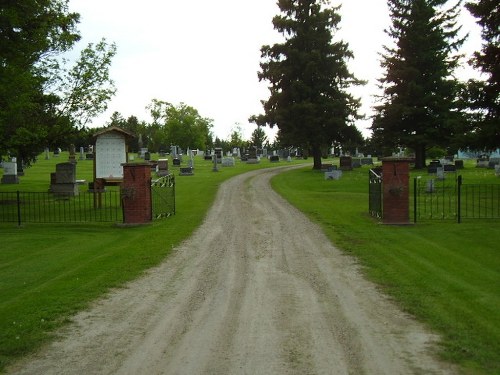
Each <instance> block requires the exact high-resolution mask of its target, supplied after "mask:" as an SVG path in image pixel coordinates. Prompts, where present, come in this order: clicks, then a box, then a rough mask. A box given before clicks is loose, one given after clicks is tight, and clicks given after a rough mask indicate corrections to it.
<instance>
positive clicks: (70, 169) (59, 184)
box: [49, 162, 78, 196]
mask: <svg viewBox="0 0 500 375" xmlns="http://www.w3.org/2000/svg"><path fill="white" fill-rule="evenodd" d="M49 191H50V192H51V193H54V194H58V195H69V196H76V195H78V184H77V181H76V164H75V163H73V162H68V163H59V164H56V173H55V183H54V177H53V174H51V184H50V189H49Z"/></svg>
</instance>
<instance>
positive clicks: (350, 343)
mask: <svg viewBox="0 0 500 375" xmlns="http://www.w3.org/2000/svg"><path fill="white" fill-rule="evenodd" d="M278 172H279V170H278V169H274V170H260V171H255V172H250V173H247V174H244V175H240V176H237V177H235V178H233V179H231V180H229V181H227V182H225V183H224V184H223V185H222V186H221V188H220V191H219V193H218V197H217V200H216V202H215V204H214V206H213V207H212V209H211V210H210V212H209V213H208V216H207V218H206V220H205V222H204V224H203V225H202V226H201V227H200V228H199V229H198V230H197V231H196V232H195V234H194V235H193V236H192V237H191V238H190V239H189V240H187V241H186V242H184V243H183V244H182V245H181V246H179V247H178V248H176V249H175V250H174V252H173V254H172V255H171V256H170V257H169V258H168V259H167V261H165V262H164V263H163V264H161V265H160V266H159V267H157V268H155V269H153V270H151V271H150V272H148V273H147V275H145V276H144V277H143V278H141V279H139V280H137V281H135V282H133V283H131V284H129V285H128V286H127V287H126V288H123V289H120V290H117V291H115V292H113V293H112V294H111V295H110V296H108V297H107V298H106V299H104V300H102V301H100V302H98V303H97V304H96V305H95V306H94V307H93V308H92V309H91V310H89V311H85V312H82V313H80V314H79V315H77V316H76V317H75V319H74V324H72V325H71V326H70V327H69V328H67V329H65V330H64V332H63V334H62V338H61V340H60V341H57V342H54V343H52V344H50V345H48V346H47V347H46V348H45V349H44V350H42V351H41V352H40V353H39V354H37V355H36V356H34V357H33V358H30V359H28V360H26V361H24V362H23V363H21V364H18V365H17V368H14V369H13V371H12V372H13V373H16V374H79V375H82V374H190V375H191V374H301V375H302V374H447V373H450V374H452V373H456V372H455V371H454V370H453V368H451V367H449V366H448V365H446V364H443V363H440V362H438V361H436V360H435V359H434V358H433V357H432V351H433V349H432V348H433V345H434V342H435V341H436V337H435V336H433V335H431V334H429V333H428V332H426V331H425V329H424V328H423V327H422V326H421V325H419V324H417V323H415V322H414V321H413V320H412V319H410V318H409V317H408V316H406V315H405V314H404V313H402V312H401V311H399V310H398V309H397V308H396V307H395V306H394V305H393V304H392V303H391V302H390V301H389V300H388V299H387V298H385V297H384V296H382V295H381V294H380V293H379V292H378V291H377V289H376V288H375V287H374V285H373V284H371V283H369V282H367V281H366V280H364V279H363V277H362V276H361V275H360V272H359V270H358V267H357V266H356V262H355V261H354V260H353V259H352V258H351V257H348V256H346V255H343V254H342V253H341V252H340V251H338V250H337V249H336V248H335V247H334V246H332V244H331V243H330V242H329V241H328V239H327V238H326V237H325V236H324V235H323V234H322V232H321V231H320V229H319V228H318V227H317V226H316V225H314V224H312V223H311V222H310V221H309V220H308V219H307V218H305V217H304V215H302V214H301V213H300V212H298V211H297V210H296V209H294V208H293V207H291V206H290V205H289V204H288V203H286V202H285V201H284V200H283V199H282V198H281V197H280V196H278V195H277V194H276V193H274V192H273V191H272V190H271V188H270V187H269V179H270V178H271V177H272V176H273V175H274V174H276V173H278ZM179 214H180V215H181V214H182V213H179ZM173 220H175V218H174V219H173Z"/></svg>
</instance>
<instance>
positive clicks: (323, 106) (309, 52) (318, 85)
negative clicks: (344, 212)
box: [250, 0, 362, 169]
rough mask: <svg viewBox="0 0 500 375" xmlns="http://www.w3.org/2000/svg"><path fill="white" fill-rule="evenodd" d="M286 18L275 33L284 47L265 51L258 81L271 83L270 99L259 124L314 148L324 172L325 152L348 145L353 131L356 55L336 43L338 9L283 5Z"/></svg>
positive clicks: (319, 3)
mask: <svg viewBox="0 0 500 375" xmlns="http://www.w3.org/2000/svg"><path fill="white" fill-rule="evenodd" d="M278 6H279V8H280V10H281V15H277V16H275V17H274V18H273V25H274V28H275V29H276V30H277V31H278V32H280V33H281V34H282V35H283V36H284V37H285V39H286V40H285V42H283V43H277V44H274V45H273V46H268V45H265V46H263V47H262V48H261V54H262V59H263V61H262V62H261V64H260V67H261V69H262V70H261V72H259V74H258V77H259V80H267V81H268V82H269V90H270V97H269V99H268V100H267V101H263V106H264V112H265V114H263V115H258V116H252V117H251V118H250V121H251V122H255V123H257V125H261V126H264V125H269V126H271V127H273V126H277V127H278V128H279V130H280V134H281V141H282V142H286V144H287V145H296V146H302V147H304V148H307V149H310V150H311V152H312V155H313V157H314V166H313V168H314V169H319V168H321V148H322V147H324V146H328V145H329V144H331V142H332V141H334V140H336V141H339V142H341V141H343V140H344V138H343V136H344V133H345V132H346V130H347V131H348V132H349V130H348V129H349V128H351V127H354V123H353V122H354V120H355V119H358V118H359V117H360V116H359V115H358V109H359V106H360V102H359V100H358V99H355V98H353V96H352V95H351V94H349V93H348V88H349V87H350V86H352V85H360V84H362V82H361V81H359V80H357V79H356V78H355V77H354V75H353V74H352V73H350V72H349V70H348V68H347V60H348V59H350V58H352V57H353V55H352V52H351V51H350V50H349V48H348V45H347V43H345V42H343V41H338V42H333V35H332V34H333V33H335V32H336V31H337V30H338V28H339V23H340V21H341V17H340V15H339V12H338V10H339V7H330V1H328V0H279V1H278Z"/></svg>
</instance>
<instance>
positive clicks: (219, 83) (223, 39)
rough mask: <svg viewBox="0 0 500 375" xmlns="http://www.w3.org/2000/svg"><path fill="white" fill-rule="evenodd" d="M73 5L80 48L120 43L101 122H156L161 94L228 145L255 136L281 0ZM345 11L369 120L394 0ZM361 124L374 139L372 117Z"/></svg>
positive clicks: (76, 0)
mask: <svg viewBox="0 0 500 375" xmlns="http://www.w3.org/2000/svg"><path fill="white" fill-rule="evenodd" d="M332 3H333V4H334V5H336V4H339V1H333V2H332ZM69 5H70V10H71V11H74V12H78V13H80V15H81V22H80V25H79V29H80V31H81V34H82V41H81V42H80V43H79V45H78V46H77V48H78V49H82V48H83V47H84V46H85V45H87V44H88V43H89V42H94V43H95V42H98V41H99V40H100V39H101V38H103V37H104V38H106V39H107V41H108V42H115V43H116V44H117V55H116V56H115V58H114V61H113V65H112V67H111V76H112V78H113V80H114V81H115V84H116V87H117V93H116V95H115V96H114V97H113V99H112V101H111V102H110V103H109V108H108V111H107V112H106V113H104V114H103V115H101V116H99V117H98V118H96V119H95V120H94V123H93V125H94V126H103V125H104V124H105V123H106V122H107V121H108V120H109V118H110V116H111V114H112V113H113V112H115V111H117V112H120V113H121V114H122V116H123V117H125V118H127V117H129V116H131V115H134V116H137V117H138V118H139V120H146V121H149V120H150V118H149V114H148V111H147V110H146V109H145V107H146V106H147V105H148V104H149V103H151V100H152V99H154V98H155V99H159V100H164V101H167V102H170V103H172V104H174V105H177V104H179V103H181V102H184V103H186V104H187V105H190V106H192V107H194V108H196V109H197V110H198V112H199V113H200V115H201V116H202V117H208V118H211V119H213V123H214V128H213V132H214V134H215V135H216V136H218V137H219V138H222V139H227V138H228V137H229V135H230V133H231V131H232V129H234V127H235V124H239V126H240V127H241V128H242V130H243V136H244V137H245V139H247V138H249V136H250V134H251V132H252V131H253V130H254V129H255V126H254V125H249V124H248V117H250V116H251V115H253V114H258V113H261V112H262V105H261V103H260V100H262V99H267V98H268V97H269V91H268V90H267V88H266V83H265V82H259V81H258V78H257V71H258V70H259V69H260V67H259V62H260V61H261V58H260V48H261V46H262V45H264V44H273V43H275V42H278V41H280V40H281V36H280V35H279V34H278V33H277V32H276V31H275V30H273V25H272V18H273V16H275V15H276V14H278V13H279V8H278V7H277V5H276V1H275V0H211V1H208V0H142V1H137V0H134V1H132V0H105V1H103V0H70V2H69ZM341 13H342V23H341V28H342V30H341V32H340V33H339V34H337V37H335V38H336V39H334V40H337V38H341V39H342V40H344V41H346V42H348V43H349V45H350V47H351V50H352V51H353V52H354V56H355V58H354V60H352V61H350V62H349V64H350V67H351V70H352V71H353V72H354V73H355V74H356V76H357V77H358V78H360V79H364V80H367V81H368V85H366V86H364V87H363V88H358V89H357V90H356V91H355V94H356V95H357V96H360V97H361V98H362V103H363V112H364V113H366V114H368V115H369V114H370V113H371V112H370V111H371V107H372V106H373V103H374V101H373V97H372V96H373V95H374V94H376V93H377V89H376V80H377V78H379V77H380V76H381V69H380V64H379V56H378V53H379V52H380V51H381V50H382V45H383V44H384V43H387V42H388V41H387V37H386V35H385V34H384V29H385V28H388V27H389V25H390V19H389V16H388V12H387V5H386V0H344V1H343V6H342V10H341ZM462 16H463V18H462V23H463V25H464V29H465V30H466V31H470V32H471V37H470V40H469V41H468V43H467V44H466V46H465V51H466V53H469V54H470V52H471V51H474V50H477V49H479V48H480V43H481V42H480V38H479V29H478V27H477V25H476V24H475V22H474V20H473V19H472V17H470V15H469V14H468V13H467V12H466V11H464V12H463V15H462ZM462 74H463V75H465V76H467V75H470V73H469V72H467V71H466V72H464V73H462ZM356 125H357V126H358V128H359V129H360V130H361V131H362V132H363V134H364V135H365V136H367V135H369V132H368V131H367V130H366V128H367V127H368V126H369V125H370V123H369V121H360V122H358V123H357V124H356ZM267 132H268V134H269V136H270V137H272V136H273V134H274V132H272V131H267Z"/></svg>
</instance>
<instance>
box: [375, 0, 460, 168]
mask: <svg viewBox="0 0 500 375" xmlns="http://www.w3.org/2000/svg"><path fill="white" fill-rule="evenodd" d="M387 3H388V5H389V10H390V15H391V18H392V26H391V27H390V29H389V30H388V31H387V33H388V35H389V36H390V37H391V38H392V39H393V40H394V46H385V47H384V51H385V52H384V54H383V59H382V66H383V68H385V74H384V76H383V77H382V78H381V79H380V82H381V88H382V89H383V95H382V96H381V98H380V99H381V104H380V105H378V106H376V107H375V110H376V113H375V116H374V121H373V125H372V130H373V131H374V134H373V136H374V138H375V139H376V141H377V143H380V144H382V145H384V146H386V147H388V148H391V147H396V146H405V147H409V148H411V149H412V150H413V151H414V152H415V167H416V168H423V167H425V158H426V150H427V149H428V148H430V147H432V146H441V147H443V146H446V145H447V143H448V142H449V141H450V140H451V139H453V137H454V135H455V132H456V130H457V128H458V125H459V124H460V121H461V116H460V113H459V112H458V111H457V110H456V108H457V103H456V97H457V91H458V87H459V85H458V82H457V81H456V79H455V78H454V77H453V71H454V69H455V68H456V67H457V65H458V63H459V56H458V55H457V54H455V52H456V51H457V50H458V49H459V47H460V46H461V45H462V43H463V41H464V39H463V38H462V39H461V38H459V37H458V32H459V30H460V28H459V27H457V24H456V19H457V17H458V15H459V11H460V7H461V2H460V1H459V2H457V3H456V4H454V5H453V6H452V7H451V8H449V9H445V6H446V4H447V3H448V1H447V0H388V2H387Z"/></svg>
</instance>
